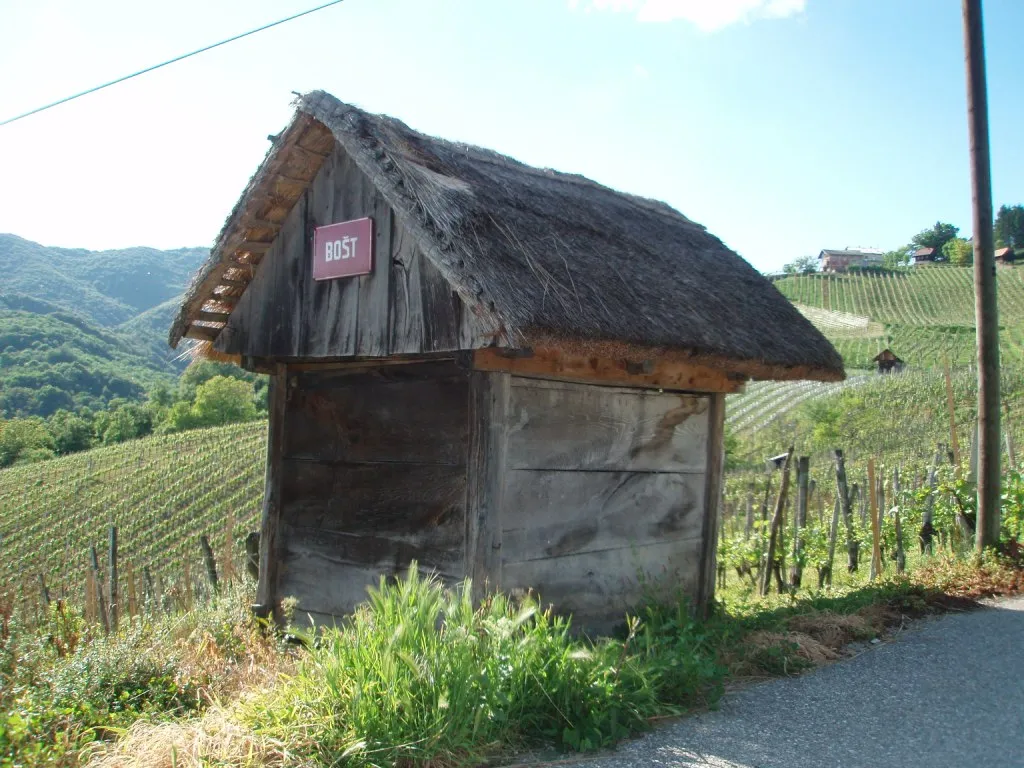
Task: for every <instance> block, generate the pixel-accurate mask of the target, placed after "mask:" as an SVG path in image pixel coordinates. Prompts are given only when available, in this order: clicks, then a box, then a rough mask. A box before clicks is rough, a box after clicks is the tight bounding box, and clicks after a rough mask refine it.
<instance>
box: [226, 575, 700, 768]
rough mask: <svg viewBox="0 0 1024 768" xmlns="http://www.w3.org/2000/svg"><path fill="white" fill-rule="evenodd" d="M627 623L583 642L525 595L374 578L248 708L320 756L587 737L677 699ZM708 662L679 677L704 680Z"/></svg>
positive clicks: (613, 736) (258, 725)
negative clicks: (617, 635) (360, 599)
mask: <svg viewBox="0 0 1024 768" xmlns="http://www.w3.org/2000/svg"><path fill="white" fill-rule="evenodd" d="M632 626H633V629H634V631H631V632H630V633H629V634H628V635H627V636H626V637H625V638H624V639H621V640H602V641H600V642H596V643H593V642H589V641H587V640H586V639H581V638H576V637H574V636H573V634H572V631H571V626H570V622H569V621H568V620H567V619H563V618H560V617H557V616H555V615H553V614H552V613H551V611H550V610H545V609H543V608H542V607H541V606H540V605H539V604H538V603H537V602H536V601H535V600H534V599H532V598H530V597H527V598H526V599H524V600H521V601H514V600H512V599H510V598H507V597H505V596H502V595H492V596H491V597H489V598H488V599H487V600H485V601H484V602H483V603H482V604H481V605H480V606H479V607H474V604H473V600H472V589H471V585H470V584H468V583H465V584H462V585H459V586H458V587H454V588H445V587H444V586H443V585H442V584H441V583H440V582H439V581H437V580H436V579H435V578H433V577H424V576H422V575H420V574H418V573H417V571H416V570H415V569H413V570H412V571H411V572H410V574H409V577H408V578H407V579H405V580H402V581H400V582H398V583H396V584H388V583H385V582H384V581H383V580H382V581H381V584H380V586H379V587H378V588H377V589H375V590H373V591H372V592H371V595H370V598H369V600H368V601H367V602H366V603H365V604H363V605H362V606H360V607H359V608H358V609H357V610H356V612H355V614H354V615H353V616H351V617H350V618H349V619H347V620H346V621H345V623H344V624H343V625H342V626H341V627H340V628H337V629H331V630H327V631H325V632H324V633H323V634H322V635H321V636H320V638H319V640H318V643H317V645H316V647H315V648H314V649H313V650H312V652H311V653H310V654H309V656H308V658H307V659H306V660H305V661H304V662H303V663H302V664H301V665H300V667H299V670H298V673H297V674H296V675H295V676H294V678H292V679H291V680H290V681H289V682H288V683H287V684H285V685H283V686H280V687H278V688H277V689H275V690H274V691H273V692H272V694H270V695H268V696H267V697H265V698H263V699H262V700H259V701H255V702H252V703H250V704H249V705H248V708H247V710H246V712H245V718H246V719H247V721H248V722H249V723H251V724H252V726H253V727H254V728H255V729H256V730H257V731H259V732H260V733H261V734H263V735H265V736H269V737H272V738H275V739H279V740H281V741H282V742H285V743H288V744H290V745H292V748H293V749H294V750H295V751H297V752H309V751H312V752H313V753H315V754H316V755H317V757H318V758H319V759H320V760H322V761H323V762H324V763H325V764H333V763H334V761H336V760H338V759H339V757H341V758H344V759H345V760H346V762H347V764H352V765H366V766H372V765H394V764H410V763H418V764H428V763H429V764H435V763H438V762H440V763H444V764H469V763H476V762H479V761H480V760H482V759H483V758H484V757H486V756H488V755H491V754H493V753H494V752H496V751H504V750H509V749H516V748H521V747H524V746H528V745H531V744H534V743H552V742H553V743H555V744H557V745H560V746H562V747H568V748H572V749H593V748H597V747H599V746H602V745H607V744H611V743H614V742H615V741H617V740H619V739H621V738H623V737H625V736H627V735H629V734H631V733H634V732H637V731H640V730H642V729H644V728H645V727H646V726H647V722H648V718H650V717H651V716H652V715H655V714H661V713H664V712H667V711H670V710H671V709H672V708H671V707H670V706H669V705H668V704H667V703H666V701H665V700H664V697H663V696H662V695H661V691H660V689H659V681H660V676H659V674H658V672H657V671H656V669H655V667H654V666H652V665H651V664H650V663H649V659H648V658H647V656H648V655H650V653H653V651H654V647H655V644H654V642H653V638H646V640H645V641H642V640H641V639H640V638H639V637H638V636H637V634H636V631H635V630H636V627H637V625H636V623H634V624H633V625H632ZM645 643H646V644H645ZM688 650H692V649H688ZM709 671H711V672H713V671H714V670H713V669H711V668H706V667H702V668H695V669H693V670H692V676H693V679H692V680H691V681H689V683H688V684H687V685H686V686H681V687H680V686H679V683H678V681H676V682H675V683H674V686H675V687H676V688H677V689H680V690H681V689H682V688H687V689H688V690H691V691H692V690H698V689H701V688H702V687H703V685H702V683H705V682H706V681H702V679H701V675H702V674H706V673H708V672H709ZM677 677H678V676H677Z"/></svg>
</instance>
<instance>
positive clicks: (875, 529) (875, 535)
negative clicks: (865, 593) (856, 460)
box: [868, 458, 882, 581]
mask: <svg viewBox="0 0 1024 768" xmlns="http://www.w3.org/2000/svg"><path fill="white" fill-rule="evenodd" d="M868 488H869V492H868V495H869V496H870V497H871V571H870V575H869V577H868V579H869V580H870V581H874V580H875V579H877V578H878V577H879V576H881V575H882V540H881V535H880V534H881V531H880V529H879V524H878V486H877V485H876V483H875V460H874V459H873V458H869V459H868Z"/></svg>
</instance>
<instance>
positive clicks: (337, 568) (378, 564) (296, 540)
mask: <svg viewBox="0 0 1024 768" xmlns="http://www.w3.org/2000/svg"><path fill="white" fill-rule="evenodd" d="M284 536H285V544H284V551H283V552H282V563H281V577H280V594H281V595H282V596H283V597H284V596H289V595H292V596H295V597H297V598H298V612H305V611H312V612H315V613H317V614H322V615H334V616H342V615H344V614H346V613H351V612H352V610H353V609H354V608H355V606H356V605H358V604H359V603H360V602H362V601H363V600H365V599H366V597H367V589H368V588H369V587H371V586H377V585H378V584H379V583H380V579H381V577H382V576H383V577H384V578H386V579H393V578H396V577H401V576H403V575H405V574H406V573H407V571H408V567H409V563H410V562H411V561H412V560H414V559H415V560H417V562H418V565H419V567H420V569H421V571H423V572H435V573H438V574H439V575H440V576H441V577H442V578H444V579H445V580H447V581H450V582H457V581H458V580H460V579H461V578H463V570H462V548H461V546H460V547H458V548H456V549H454V550H440V549H436V548H433V549H420V548H416V547H414V546H411V545H409V544H406V543H404V542H394V541H390V540H388V539H380V538H374V537H365V536H346V535H344V534H339V533H333V532H329V531H317V530H309V529H302V528H293V527H286V528H285V531H284Z"/></svg>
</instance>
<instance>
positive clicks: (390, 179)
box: [170, 91, 843, 380]
mask: <svg viewBox="0 0 1024 768" xmlns="http://www.w3.org/2000/svg"><path fill="white" fill-rule="evenodd" d="M311 123H312V124H314V125H316V126H317V127H318V128H326V130H328V131H329V136H333V140H334V141H336V142H337V143H338V145H340V147H341V148H342V149H343V150H344V151H345V152H346V153H348V155H349V156H350V157H352V159H353V160H354V161H355V163H356V164H357V165H358V166H359V167H360V169H361V170H362V171H363V172H364V173H366V174H367V176H368V177H369V178H370V179H371V180H372V181H373V183H374V184H375V185H376V186H377V188H378V189H379V190H380V192H381V194H382V195H383V196H384V197H385V199H386V200H387V201H388V203H389V204H390V205H391V206H392V207H393V208H394V210H395V213H396V215H397V216H398V219H399V221H400V222H401V223H402V225H403V226H405V227H406V229H407V230H408V231H410V232H411V233H412V234H413V235H414V236H415V237H416V238H417V240H418V242H419V244H420V247H421V248H422V250H423V252H424V253H425V254H426V255H427V257H428V258H430V259H431V260H432V261H433V262H434V263H435V264H436V266H437V267H438V268H439V270H440V271H441V272H442V274H444V276H445V277H446V278H447V279H448V280H449V281H450V282H451V284H452V286H453V288H454V289H455V290H456V291H457V292H458V293H459V295H460V296H461V297H462V299H463V301H465V302H466V303H467V304H468V305H469V306H470V307H471V308H473V309H475V310H476V311H478V312H480V313H483V314H486V315H487V316H490V317H491V318H493V319H495V320H496V321H497V322H498V323H499V324H500V327H502V328H503V329H505V331H506V335H507V338H509V339H511V340H512V343H515V342H516V341H517V340H524V339H527V338H530V337H531V336H536V335H537V334H538V333H539V334H545V335H550V336H554V337H558V338H562V339H565V340H567V341H572V340H602V341H614V342H622V343H626V344H631V345H641V346H647V347H659V348H668V349H676V350H685V351H687V352H689V353H692V354H694V355H699V356H707V357H710V358H718V359H726V360H730V361H736V362H749V363H750V364H751V366H752V368H751V370H760V371H762V372H763V371H765V370H771V371H773V372H774V375H775V376H777V377H779V378H790V377H794V376H796V375H799V376H802V377H807V378H816V379H826V380H832V379H839V378H842V377H843V366H842V360H841V358H840V357H839V355H838V353H837V352H836V351H835V349H834V348H833V347H832V345H831V344H830V343H829V342H828V341H827V340H826V339H825V338H824V337H823V336H822V335H821V334H820V333H819V332H818V331H817V330H816V329H815V328H814V327H813V326H812V325H811V324H810V322H808V321H807V320H806V319H805V318H803V317H802V316H801V315H800V313H799V312H797V310H796V309H795V308H794V307H793V306H792V305H791V304H790V303H789V302H788V301H787V300H786V299H785V298H784V297H783V296H782V295H781V294H780V293H779V292H778V291H777V290H776V289H775V288H774V287H773V286H772V285H771V284H770V283H769V282H768V281H767V280H765V279H764V278H763V277H762V276H761V275H759V274H758V273H757V271H756V270H754V269H753V267H751V266H750V265H749V264H748V263H747V262H746V261H744V260H743V259H742V258H740V257H739V256H738V255H737V254H736V253H734V252H733V251H731V250H730V249H729V248H727V247H726V246H725V245H723V244H722V242H721V241H720V240H718V238H716V237H714V236H713V235H711V234H709V233H708V232H707V230H705V229H704V228H703V227H702V226H700V225H699V224H696V223H694V222H692V221H690V220H689V219H687V218H686V217H685V216H683V215H682V214H680V213H679V212H678V211H676V210H674V209H672V208H671V207H669V206H668V205H666V204H664V203H661V202H657V201H654V200H648V199H644V198H640V197H635V196H632V195H627V194H623V193H621V192H616V191H615V190H612V189H609V188H607V187H604V186H601V185H599V184H597V183H595V182H592V181H590V180H588V179H586V178H583V177H582V176H575V175H569V174H564V173H558V172H555V171H551V170H544V169H538V168H532V167H530V166H527V165H524V164H522V163H519V162H517V161H515V160H513V159H511V158H508V157H505V156H503V155H499V154H497V153H495V152H491V151H489V150H486V149H481V148H478V147H473V146H469V145H465V144H458V143H453V142H449V141H445V140H442V139H437V138H433V137H429V136H425V135H423V134H421V133H418V132H416V131H414V130H412V129H410V128H409V127H408V126H406V125H405V124H403V123H401V122H400V121H398V120H395V119H394V118H390V117H387V116H382V115H372V114H368V113H366V112H364V111H362V110H360V109H358V108H356V107H353V106H350V105H348V104H344V103H342V102H341V101H338V100H337V99H335V98H334V97H333V96H331V95H329V94H327V93H324V92H322V91H316V92H313V93H309V94H307V95H305V96H303V97H301V98H300V99H299V100H298V102H297V113H296V117H295V118H294V120H293V121H292V123H291V125H290V126H289V127H288V128H286V130H285V131H284V133H283V134H281V137H279V138H278V140H277V142H275V146H274V148H273V149H272V150H271V152H270V154H269V155H268V157H267V159H266V160H265V161H264V164H263V166H261V168H260V170H259V171H257V173H256V175H255V176H254V177H253V180H252V181H251V182H250V184H249V187H248V188H247V189H246V192H245V194H244V195H243V197H242V199H241V200H239V202H238V205H237V206H236V208H235V211H234V212H233V213H232V216H231V217H230V218H229V219H228V223H227V224H226V225H225V229H224V231H223V232H222V233H221V235H220V237H219V238H218V241H217V245H216V246H215V247H214V249H213V252H212V254H211V261H210V263H209V264H207V266H206V267H204V269H203V270H201V272H200V273H199V275H198V276H197V279H196V280H195V281H194V283H193V286H192V288H191V289H190V292H189V293H188V294H187V297H186V300H185V302H184V304H183V306H182V309H181V313H180V314H179V316H178V319H177V320H176V321H175V324H174V326H173V328H172V330H171V335H170V343H171V345H172V346H174V345H176V344H177V343H178V341H179V340H180V339H181V337H182V336H183V335H184V334H185V333H186V331H188V330H189V329H190V327H191V328H195V327H196V324H197V321H201V320H202V318H201V317H200V316H199V312H200V310H202V309H203V308H204V306H205V307H206V308H207V309H209V306H208V303H209V302H210V301H211V299H212V297H213V296H214V295H215V290H220V289H219V288H218V284H217V276H218V274H223V271H224V269H226V268H227V265H228V264H229V261H230V259H231V258H232V249H235V248H238V247H239V244H240V243H241V242H243V241H244V240H246V239H252V238H251V234H247V233H246V232H245V231H243V230H242V229H240V227H241V226H242V223H243V222H244V220H245V214H246V211H248V210H249V209H250V208H252V207H253V206H258V205H260V204H261V201H263V200H266V199H267V194H266V188H267V187H268V185H270V184H272V183H274V181H273V169H274V168H276V167H279V166H280V163H281V162H282V158H283V157H286V156H287V155H288V150H289V147H290V146H291V147H294V146H295V145H296V144H298V143H299V142H300V141H302V140H303V136H304V135H306V133H308V131H307V129H306V128H305V126H309V125H310V124H311ZM304 132H306V133H304ZM325 133H326V132H325ZM300 146H301V145H300ZM306 154H308V153H305V152H303V156H305V155H306ZM309 173H310V175H309V178H312V174H315V168H312V169H310V171H309ZM291 175H292V176H295V172H292V174H291ZM303 178H305V175H303ZM298 194H301V191H299V192H298V193H297V194H296V199H297V196H298ZM278 197H280V195H278ZM256 215H260V214H256ZM281 218H283V217H281ZM270 234H271V236H272V235H273V234H274V233H273V231H272V230H271V233H270ZM243 250H244V249H243ZM243 260H244V256H243ZM235 262H236V263H237V259H235ZM218 270H219V271H218ZM220 295H225V294H224V293H223V292H222V293H220ZM227 295H230V294H227ZM204 303H206V304H204ZM204 325H205V327H206V330H205V331H200V334H201V335H205V336H206V337H208V338H210V337H215V336H216V332H217V330H218V328H217V325H216V324H204V323H202V322H199V326H200V327H202V326H204ZM192 335H195V334H192ZM787 372H788V373H787Z"/></svg>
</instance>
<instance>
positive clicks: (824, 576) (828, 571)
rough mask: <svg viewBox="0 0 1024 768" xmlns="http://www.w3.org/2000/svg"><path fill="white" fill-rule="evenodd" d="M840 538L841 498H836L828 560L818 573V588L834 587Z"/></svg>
mask: <svg viewBox="0 0 1024 768" xmlns="http://www.w3.org/2000/svg"><path fill="white" fill-rule="evenodd" d="M838 536H839V497H838V496H836V502H835V504H833V505H832V525H831V526H830V527H829V531H828V559H827V560H826V561H825V567H824V568H823V569H821V570H820V571H819V572H818V588H819V589H820V588H821V587H824V586H825V583H826V582H828V585H829V586H830V587H831V586H832V566H833V564H834V563H835V560H836V539H837V538H838Z"/></svg>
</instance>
